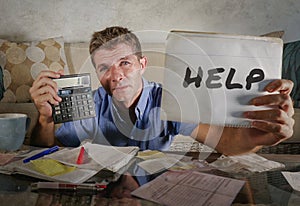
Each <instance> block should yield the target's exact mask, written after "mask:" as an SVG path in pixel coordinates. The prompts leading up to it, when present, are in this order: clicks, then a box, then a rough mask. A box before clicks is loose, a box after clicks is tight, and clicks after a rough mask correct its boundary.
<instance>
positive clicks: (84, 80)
mask: <svg viewBox="0 0 300 206" xmlns="http://www.w3.org/2000/svg"><path fill="white" fill-rule="evenodd" d="M53 81H55V82H56V83H57V86H58V96H60V97H61V98H62V101H61V102H60V103H59V104H58V105H52V117H53V121H54V123H55V124H58V123H63V122H69V121H74V120H80V119H85V118H92V117H95V114H96V113H95V103H94V100H93V94H92V88H91V78H90V74H88V73H86V74H71V75H63V76H61V77H60V78H58V79H53Z"/></svg>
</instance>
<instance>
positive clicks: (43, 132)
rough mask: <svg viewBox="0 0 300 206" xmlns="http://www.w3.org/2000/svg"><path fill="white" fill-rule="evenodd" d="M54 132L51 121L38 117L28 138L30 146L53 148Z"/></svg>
mask: <svg viewBox="0 0 300 206" xmlns="http://www.w3.org/2000/svg"><path fill="white" fill-rule="evenodd" d="M54 130H55V127H54V122H53V120H52V119H50V118H45V117H43V116H39V118H38V122H37V124H36V126H35V128H34V130H33V132H32V135H31V138H30V144H31V145H34V146H47V147H49V146H53V145H54V144H55V136H54Z"/></svg>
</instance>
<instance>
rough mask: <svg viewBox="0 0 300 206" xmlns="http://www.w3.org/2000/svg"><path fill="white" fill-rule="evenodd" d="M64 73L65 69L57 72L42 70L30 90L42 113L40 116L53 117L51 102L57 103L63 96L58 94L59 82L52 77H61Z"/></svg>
mask: <svg viewBox="0 0 300 206" xmlns="http://www.w3.org/2000/svg"><path fill="white" fill-rule="evenodd" d="M63 74H64V71H63V70H59V71H57V72H54V71H50V70H46V71H42V72H40V74H39V75H38V77H37V78H36V79H35V81H34V82H33V84H32V87H31V88H30V90H29V92H30V95H31V98H32V100H33V102H34V104H35V105H36V107H37V109H38V111H39V113H40V117H41V116H43V117H44V118H45V119H49V118H51V117H52V107H51V104H54V105H57V104H58V103H59V102H60V101H61V98H60V97H59V96H58V95H57V92H58V88H57V84H56V82H54V81H53V80H52V79H53V78H59V77H60V76H61V75H63Z"/></svg>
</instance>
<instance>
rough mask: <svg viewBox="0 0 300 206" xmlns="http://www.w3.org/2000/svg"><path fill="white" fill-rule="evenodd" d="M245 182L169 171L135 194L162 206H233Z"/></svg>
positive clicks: (134, 193) (137, 190) (135, 191)
mask: <svg viewBox="0 0 300 206" xmlns="http://www.w3.org/2000/svg"><path fill="white" fill-rule="evenodd" d="M243 185H244V181H241V180H236V179H231V178H225V177H221V176H216V175H211V174H206V173H200V172H197V171H188V170H186V171H183V172H182V171H180V172H179V171H176V172H175V171H168V172H166V173H164V174H162V175H161V176H159V177H157V178H156V179H154V180H152V181H151V182H149V183H147V184H145V185H142V186H141V187H139V188H138V189H136V190H134V191H133V192H132V193H131V194H132V195H134V196H137V197H140V198H144V199H147V200H150V201H153V202H157V203H159V204H162V205H167V206H168V205H172V206H193V205H195V206H196V205H197V206H198V205H216V206H228V205H231V203H232V202H233V200H234V199H235V197H236V195H237V194H238V192H239V191H240V189H241V188H242V187H243Z"/></svg>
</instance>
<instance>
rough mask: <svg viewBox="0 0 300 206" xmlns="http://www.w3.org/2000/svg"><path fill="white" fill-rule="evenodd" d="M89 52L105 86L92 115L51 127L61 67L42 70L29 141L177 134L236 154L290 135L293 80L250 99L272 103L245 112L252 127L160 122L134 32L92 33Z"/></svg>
mask: <svg viewBox="0 0 300 206" xmlns="http://www.w3.org/2000/svg"><path fill="white" fill-rule="evenodd" d="M90 54H91V59H92V62H93V65H94V67H95V70H96V74H97V77H98V79H99V81H100V83H101V85H102V86H103V87H101V88H99V89H98V90H97V91H96V92H95V95H94V100H95V104H96V117H95V118H91V119H85V120H79V121H74V122H68V123H64V124H63V125H62V126H61V127H60V128H59V129H58V130H57V131H54V128H55V127H54V123H53V119H52V116H51V114H52V109H51V105H50V104H58V103H59V102H60V101H61V98H60V97H59V96H58V95H57V91H58V89H57V85H56V83H55V82H54V81H53V80H52V78H59V77H60V76H61V75H62V74H63V72H62V71H59V72H53V71H43V72H41V73H40V75H39V76H38V77H37V79H36V80H35V81H34V83H33V85H32V87H31V89H30V93H31V97H32V99H33V101H34V103H35V105H36V107H37V109H38V111H39V114H40V116H39V119H38V123H37V126H36V128H35V130H34V132H33V135H32V138H31V143H32V144H34V145H40V146H41V145H43V146H51V145H54V144H63V145H65V146H78V145H79V144H80V142H81V141H83V140H85V139H88V138H89V139H91V140H92V141H93V142H94V143H99V144H110V145H115V146H129V145H134V146H139V147H140V148H141V150H145V149H157V150H166V149H168V147H169V146H170V144H171V142H172V140H173V137H174V136H175V135H177V134H179V133H180V134H183V135H190V136H192V137H193V138H195V139H196V140H198V141H199V142H202V143H206V144H208V145H209V146H213V147H214V146H215V149H216V150H217V151H219V152H221V153H224V154H227V155H236V154H241V153H246V152H255V151H257V150H258V149H260V148H261V147H262V146H263V145H275V144H278V143H279V142H281V141H283V140H285V139H288V138H289V137H291V136H292V133H293V125H294V120H293V118H292V116H293V114H294V110H293V106H292V100H291V98H290V96H289V94H290V92H291V90H292V87H293V83H292V82H291V81H289V80H276V81H273V82H271V83H270V84H269V85H267V86H266V88H265V90H266V91H268V92H274V91H278V92H279V93H276V94H274V93H273V94H270V95H266V96H262V97H257V98H254V99H253V100H252V101H251V104H253V105H256V106H261V105H272V108H273V109H270V110H265V111H252V112H250V111H249V112H245V113H244V116H245V117H246V118H250V119H253V120H254V121H253V122H252V126H253V128H227V127H225V128H223V127H220V126H214V125H207V124H201V123H200V124H187V123H180V122H172V121H162V120H160V113H159V112H160V110H159V109H158V108H159V107H160V104H161V93H162V88H161V86H160V85H159V84H157V83H153V82H148V81H147V80H145V79H144V78H143V77H142V75H143V73H144V71H145V69H146V65H147V58H146V57H145V56H143V55H142V52H141V46H140V43H139V40H138V39H137V37H136V36H135V35H134V34H133V33H132V32H130V31H129V30H128V29H126V28H122V27H110V28H106V29H105V30H103V31H100V32H95V33H94V35H93V37H92V39H91V42H90Z"/></svg>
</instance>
